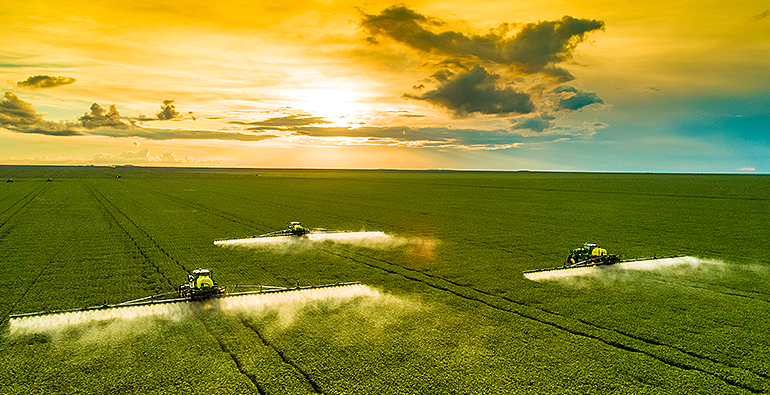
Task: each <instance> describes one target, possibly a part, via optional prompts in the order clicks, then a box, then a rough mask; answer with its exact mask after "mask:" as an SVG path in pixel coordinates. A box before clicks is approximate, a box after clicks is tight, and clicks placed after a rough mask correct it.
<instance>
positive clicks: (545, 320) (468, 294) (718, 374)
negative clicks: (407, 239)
mask: <svg viewBox="0 0 770 395" xmlns="http://www.w3.org/2000/svg"><path fill="white" fill-rule="evenodd" d="M334 254H337V253H334ZM345 257H346V258H347V259H351V260H353V261H356V262H359V263H361V264H364V265H367V266H369V267H373V268H377V269H381V270H383V271H386V272H388V273H391V274H397V275H400V276H403V277H405V278H407V279H409V280H414V281H419V282H422V283H425V284H427V285H429V286H430V287H433V288H436V289H439V290H442V291H446V292H449V293H451V294H453V295H456V296H458V297H461V298H464V299H468V300H472V301H476V302H479V303H483V304H484V305H487V306H489V307H491V308H494V309H499V310H503V311H506V312H510V313H514V314H516V315H519V316H521V317H523V318H527V319H531V320H533V321H536V322H538V323H541V324H544V325H548V326H552V327H555V328H557V329H560V330H563V331H565V332H568V333H570V334H573V335H576V336H581V337H586V338H589V339H593V340H597V341H600V342H602V343H605V344H607V345H609V346H612V347H616V348H619V349H621V350H624V351H629V352H634V353H640V354H644V355H646V356H648V357H651V358H654V359H656V360H658V361H660V362H663V363H665V364H666V365H669V366H671V367H675V368H679V369H683V370H694V371H698V372H702V373H705V374H707V375H710V376H713V377H714V378H717V379H719V380H722V381H723V382H725V383H727V384H729V385H731V386H734V387H737V388H740V389H744V390H748V391H750V392H753V393H762V392H765V391H768V390H770V388H768V386H767V382H766V381H765V379H767V378H768V376H767V375H765V374H762V373H759V372H752V371H750V370H746V369H743V368H740V367H737V366H729V365H726V364H724V363H722V362H720V361H717V360H714V359H711V358H708V357H704V356H700V355H698V354H696V353H692V352H688V351H686V350H682V349H680V348H678V347H675V346H671V345H668V344H662V343H658V342H656V341H651V340H648V339H644V338H641V337H637V336H633V335H630V334H628V333H623V332H621V331H617V330H614V329H609V328H604V327H601V326H598V325H595V324H593V323H590V322H587V321H584V320H580V319H575V318H573V317H568V316H564V315H562V314H558V313H554V312H550V311H547V310H544V309H539V308H536V307H532V306H528V305H526V304H524V303H521V302H517V301H514V300H512V299H509V298H505V297H500V296H498V295H494V294H491V293H488V292H485V291H481V290H479V289H476V288H473V287H468V286H463V285H461V284H457V283H455V282H452V281H450V280H447V279H444V278H440V277H436V276H431V275H429V274H426V273H421V272H418V271H415V270H410V269H405V268H403V267H401V266H399V265H396V264H394V263H391V262H386V261H382V260H376V259H372V258H371V257H364V256H361V255H360V254H359V256H358V257H351V256H345ZM364 259H366V260H364ZM372 261H377V262H378V263H379V264H378V263H372ZM382 264H385V265H387V267H383V266H382ZM442 282H443V284H442ZM482 295H483V296H482ZM489 298H493V299H496V301H489V300H488V299H489ZM501 302H502V303H501ZM506 302H507V303H506ZM617 335H620V336H617ZM660 348H667V349H668V350H660ZM689 357H691V358H689ZM752 376H754V377H752Z"/></svg>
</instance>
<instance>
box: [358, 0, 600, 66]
mask: <svg viewBox="0 0 770 395" xmlns="http://www.w3.org/2000/svg"><path fill="white" fill-rule="evenodd" d="M362 14H363V15H362V18H361V21H360V25H361V27H363V28H364V29H365V30H366V31H367V32H368V33H369V34H370V35H371V39H370V40H369V41H370V42H377V40H376V36H385V37H388V38H390V39H392V40H395V41H397V42H400V43H402V44H405V45H407V46H409V47H411V48H413V49H416V50H418V51H421V52H425V53H433V54H440V55H446V56H450V57H454V58H457V59H468V60H471V61H472V62H493V63H496V64H500V65H507V66H514V67H516V68H518V69H520V70H521V71H523V72H525V73H528V74H533V73H543V74H546V75H551V76H554V77H557V78H559V79H564V78H572V76H571V75H570V74H569V73H568V72H566V70H563V69H560V68H558V67H555V66H554V65H555V64H556V63H560V62H563V61H565V60H567V59H569V58H571V56H572V52H573V51H574V49H575V47H576V46H577V45H578V44H579V43H581V42H583V40H585V37H586V34H588V33H590V32H593V31H597V30H603V29H604V22H603V21H600V20H595V19H578V18H573V17H571V16H567V15H565V16H564V17H562V18H561V19H560V20H556V21H542V22H537V23H527V24H524V25H523V26H522V27H521V28H520V29H518V31H516V32H514V27H515V25H513V24H508V23H502V24H500V25H499V26H498V27H497V29H494V30H491V31H490V32H489V33H488V34H486V35H483V36H481V35H475V34H472V35H465V34H463V33H460V32H455V31H445V32H440V33H434V32H433V31H432V30H431V29H432V28H435V27H438V26H442V25H443V24H444V22H443V21H441V20H439V19H437V18H432V17H427V16H425V15H422V14H420V13H418V12H416V11H414V10H411V9H409V8H407V7H406V6H404V5H400V6H392V7H390V8H386V9H385V10H383V11H382V13H380V14H379V15H369V14H366V13H362ZM457 59H456V60H455V61H456V62H457Z"/></svg>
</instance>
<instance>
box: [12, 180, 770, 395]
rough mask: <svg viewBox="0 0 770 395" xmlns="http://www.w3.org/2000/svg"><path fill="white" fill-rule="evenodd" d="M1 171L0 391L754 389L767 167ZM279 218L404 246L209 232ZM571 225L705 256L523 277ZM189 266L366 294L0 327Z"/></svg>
mask: <svg viewBox="0 0 770 395" xmlns="http://www.w3.org/2000/svg"><path fill="white" fill-rule="evenodd" d="M257 173H258V174H259V175H258V176H257ZM116 175H120V176H121V177H120V178H116ZM3 177H6V178H13V179H14V182H13V183H3V184H0V263H2V264H1V265H0V290H2V291H3V297H2V298H0V311H2V313H3V316H2V317H1V318H0V319H2V324H1V325H0V329H2V330H3V332H4V334H5V336H4V337H3V338H2V340H1V341H0V352H2V354H3V356H4V358H3V360H2V362H0V381H1V382H3V383H9V384H7V386H6V387H5V388H4V389H3V391H4V392H8V393H19V394H22V393H23V394H28V393H126V394H128V393H169V392H191V393H203V392H208V393H228V394H230V393H261V394H298V393H324V394H360V393H388V394H417V393H435V394H466V393H473V394H509V393H533V394H542V393H564V394H586V393H601V394H604V393H629V394H639V393H651V394H652V393H688V394H690V393H704V394H711V393H751V392H755V393H757V392H768V391H770V385H768V384H767V383H768V382H770V380H768V376H770V359H768V356H767V352H766V350H768V349H770V340H768V338H767V336H765V334H766V333H768V330H769V329H770V319H768V318H767V317H768V314H767V313H768V309H769V307H770V292H768V291H767V284H768V283H770V262H768V259H767V256H768V252H769V251H768V248H767V240H770V229H768V227H767V226H766V224H767V223H768V222H769V221H768V220H770V204H769V203H770V198H768V197H767V196H770V194H768V192H770V179H768V178H767V177H763V176H721V175H642V174H636V175H629V174H557V173H483V172H400V171H321V170H319V171H310V170H304V171H303V170H253V169H216V170H215V169H211V170H207V169H150V168H128V167H126V168H46V167H18V168H17V167H7V166H2V167H0V180H1V179H3ZM48 177H51V178H53V182H45V180H46V179H47V178H48ZM295 220H298V221H302V223H303V225H305V226H308V227H310V228H313V227H323V228H327V229H332V230H335V229H339V230H350V231H359V230H380V231H383V232H385V233H387V234H389V235H392V236H394V237H397V238H399V240H401V242H400V243H395V244H394V245H393V246H391V247H387V248H384V247H372V246H368V247H367V246H365V245H346V244H339V243H332V242H323V243H316V244H314V245H296V246H292V247H291V248H279V249H247V248H222V247H218V246H215V245H214V244H213V241H214V240H217V239H223V238H240V237H249V236H253V235H258V234H262V233H266V232H269V231H273V230H277V229H281V228H283V227H284V226H285V225H286V223H287V222H289V221H295ZM584 242H596V243H599V244H600V245H601V246H602V247H604V248H606V249H607V250H608V252H609V253H610V254H617V255H621V256H623V257H626V258H629V257H637V256H651V255H655V254H657V255H662V254H687V255H691V256H696V257H699V258H704V259H707V260H709V261H711V262H712V263H709V264H704V265H700V266H693V267H676V268H663V269H660V270H655V271H631V270H604V271H601V272H600V274H599V275H595V276H587V277H580V278H573V279H570V280H563V281H548V282H532V281H529V280H526V279H525V278H523V276H522V274H521V271H523V270H526V269H534V268H540V267H552V266H557V265H559V264H561V263H562V262H563V261H564V259H565V258H566V256H567V254H569V252H570V250H571V249H573V248H575V247H578V246H580V245H582V244H583V243H584ZM294 247H296V248H294ZM198 267H205V268H209V269H212V270H213V273H214V278H215V279H216V281H217V282H218V283H219V284H220V285H225V286H228V287H232V286H233V285H235V284H265V285H278V286H291V285H295V284H296V283H297V282H300V283H301V284H303V285H312V284H325V283H334V282H343V281H354V280H359V281H361V282H363V283H364V284H366V285H368V286H370V287H372V288H374V289H376V290H377V291H378V292H379V293H380V296H379V297H362V296H359V297H355V298H351V299H340V300H329V301H315V302H307V303H290V302H287V303H285V304H281V305H276V306H273V307H266V308H260V309H257V308H255V309H253V311H241V312H232V311H227V310H223V309H219V308H218V307H217V305H216V304H213V305H203V306H197V305H191V310H190V311H191V313H190V314H188V315H185V316H183V317H176V318H168V317H146V318H139V319H133V320H121V319H114V320H110V321H105V322H94V323H87V324H79V325H71V326H68V327H66V329H63V330H56V329H50V328H49V329H45V330H41V331H40V332H39V333H38V332H36V333H25V334H22V335H18V336H11V335H10V334H9V333H10V324H9V322H8V318H7V317H8V315H9V314H17V313H24V312H32V311H38V310H47V309H70V308H77V307H84V306H94V305H101V304H103V303H105V302H106V303H118V302H121V301H125V300H129V299H134V298H139V297H143V296H148V295H151V294H155V293H161V292H170V291H173V290H174V289H175V287H176V286H177V285H179V284H181V283H182V282H183V281H184V280H185V278H186V274H187V273H188V272H189V271H191V270H193V269H195V268H198ZM196 306H197V307H196Z"/></svg>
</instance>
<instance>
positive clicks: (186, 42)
mask: <svg viewBox="0 0 770 395" xmlns="http://www.w3.org/2000/svg"><path fill="white" fill-rule="evenodd" d="M394 5H397V4H396V3H392V2H379V1H374V2H373V1H367V2H355V1H331V0H330V1H292V2H281V3H275V2H272V1H270V2H253V1H222V2H209V1H195V2H178V1H174V2H172V1H157V0H154V1H132V2H117V3H107V2H84V1H66V0H65V1H40V0H38V1H34V0H33V1H23V2H6V4H4V5H3V7H2V11H0V24H2V26H4V29H3V34H2V35H0V47H1V48H3V51H2V53H1V54H0V64H2V65H3V67H0V74H1V77H2V81H4V82H5V86H4V91H11V92H13V94H14V95H16V96H18V97H19V98H20V99H21V100H23V101H25V102H28V103H30V104H31V105H33V106H34V108H35V109H36V110H37V111H38V112H39V113H41V114H44V115H45V117H46V119H47V120H51V121H72V120H75V119H76V118H77V117H78V116H80V115H83V114H84V113H85V112H87V111H88V110H89V107H90V106H91V104H92V103H99V104H100V105H101V106H102V107H104V108H105V109H106V108H107V107H108V106H109V105H110V104H116V105H117V108H118V109H119V110H120V113H121V114H122V115H123V116H126V117H139V116H140V115H144V116H154V115H155V113H156V112H158V111H159V110H160V105H161V103H162V102H163V101H164V100H167V99H173V100H174V104H175V106H176V110H178V111H179V112H180V113H181V114H182V115H185V116H187V114H189V113H190V112H192V114H194V115H195V116H197V120H196V121H195V122H196V123H190V122H186V123H184V124H182V123H179V122H177V123H173V122H170V123H167V124H164V125H163V127H167V128H176V129H180V130H181V129H184V128H189V129H206V130H212V129H213V130H217V131H232V132H242V131H244V130H245V128H244V127H243V125H242V124H237V123H236V124H234V123H232V122H231V121H239V122H241V123H245V122H255V121H263V120H267V119H271V118H278V117H287V116H292V115H306V116H314V117H321V118H324V119H325V120H326V122H327V123H326V124H325V126H329V127H331V126H341V127H342V126H344V127H351V128H355V127H360V126H369V127H389V126H406V127H413V128H453V129H474V130H475V129H479V130H488V131H491V130H497V129H501V130H505V129H507V128H510V127H511V124H512V123H513V122H514V120H513V119H512V118H511V117H507V118H506V117H500V116H486V115H483V114H482V115H474V116H470V117H458V116H456V115H457V114H452V113H451V111H447V109H446V108H442V107H441V106H437V105H435V103H433V104H432V103H430V102H427V101H425V100H409V99H406V98H405V96H404V95H405V94H412V95H416V92H417V91H415V90H413V89H412V87H413V86H416V85H418V84H421V83H422V81H424V80H425V79H426V77H428V76H430V75H431V73H432V72H433V70H432V69H431V66H432V65H433V63H431V62H435V61H436V60H437V59H438V58H440V56H439V54H436V53H433V54H431V53H428V52H420V51H417V50H415V49H414V48H410V47H409V46H407V45H404V44H403V43H399V42H397V41H395V40H389V39H387V38H383V37H380V38H379V39H378V41H379V45H376V46H375V45H371V44H370V43H367V41H366V39H367V37H369V36H370V34H369V32H367V31H365V29H364V28H363V27H362V25H361V24H360V20H361V18H362V14H361V12H364V13H366V14H370V15H374V14H378V13H380V12H383V10H385V9H386V8H388V7H391V6H394ZM405 6H406V7H408V8H409V9H411V10H414V11H416V12H418V13H420V14H422V15H426V16H429V17H432V18H435V19H437V20H441V21H443V24H441V25H438V24H437V25H435V26H431V28H432V29H435V31H436V32H441V31H444V32H446V31H453V32H460V33H462V34H465V35H467V36H470V35H473V34H476V35H483V34H486V33H487V32H488V31H489V29H492V28H495V27H496V26H498V25H499V24H501V23H504V22H509V23H518V24H519V25H518V26H519V27H521V26H522V25H523V24H526V23H536V22H539V21H552V20H559V19H560V18H562V17H563V16H565V15H570V16H573V17H575V18H588V19H595V20H600V21H603V22H604V31H594V32H591V33H590V34H588V36H587V40H586V41H585V42H583V43H581V44H580V45H578V46H577V47H576V48H575V51H574V53H573V54H572V55H573V56H572V60H568V61H566V62H564V63H562V64H560V65H559V66H560V67H563V68H565V69H567V70H569V72H570V73H571V74H572V75H574V77H575V78H574V80H573V81H571V82H570V84H569V86H572V87H576V88H577V89H578V90H579V91H585V92H596V93H597V94H598V97H601V98H603V99H604V100H603V101H599V103H602V104H603V105H602V106H599V105H594V106H591V107H585V109H583V110H582V111H580V114H577V115H570V113H563V114H560V115H557V114H554V115H553V118H554V121H553V122H557V123H558V122H562V123H563V124H564V125H565V127H564V128H562V130H566V128H567V127H571V128H573V129H574V130H576V131H575V132H574V133H575V134H578V135H579V134H580V133H581V132H580V130H578V129H579V128H580V126H579V125H581V122H586V121H589V122H595V123H597V125H598V124H599V123H602V122H605V121H603V120H602V117H603V116H604V115H605V114H607V112H610V111H612V108H613V107H614V106H619V105H620V106H623V105H626V106H632V105H634V101H635V100H636V101H646V100H651V99H650V98H651V97H652V96H650V95H656V94H660V92H665V93H666V94H667V95H671V96H672V97H673V96H692V97H695V96H698V95H714V94H718V93H720V92H721V94H739V95H745V94H760V95H762V94H765V93H766V92H767V91H768V87H770V83H769V82H768V81H767V79H766V78H765V77H766V76H767V74H768V73H767V69H768V67H769V66H770V16H767V11H768V8H770V6H768V5H767V4H766V3H763V2H759V1H739V2H731V3H725V2H717V1H678V2H677V1H674V2H672V1H651V2H638V1H521V2H511V1H485V2H482V3H480V2H478V1H415V2H409V3H406V4H405ZM489 70H490V71H491V70H492V69H489ZM35 75H49V76H66V77H71V78H74V79H75V80H76V82H75V83H72V84H69V85H66V86H59V87H56V88H51V89H30V88H21V87H19V86H18V85H16V83H17V82H19V81H23V80H25V79H26V78H28V77H30V76H35ZM434 82H435V81H434ZM517 83H519V84H521V82H520V81H519V82H517ZM537 83H539V82H537V81H534V82H533V81H530V82H527V84H529V85H521V86H527V87H528V88H527V89H531V88H532V86H535V85H537ZM426 89H428V88H426ZM522 89H523V88H522ZM549 89H551V88H549ZM693 100H694V99H693ZM549 116H550V115H549ZM549 119H550V118H549ZM158 125H159V124H158V123H153V124H152V125H145V126H147V127H159V126H158ZM576 125H577V126H576ZM604 127H606V126H604ZM553 130H557V129H553ZM592 133H593V132H592ZM583 135H584V136H585V135H587V134H586V133H583ZM350 137H352V136H350ZM0 139H2V140H3V141H6V142H13V147H11V148H9V146H8V144H4V148H0V160H2V162H3V163H15V162H14V160H16V159H19V160H21V161H23V160H24V159H20V158H27V160H29V158H33V159H34V158H40V157H42V156H43V155H46V156H47V157H54V156H56V155H55V154H56V152H55V151H56V149H55V148H54V147H55V146H58V147H59V149H60V151H61V153H60V154H59V155H60V156H61V157H72V158H75V157H78V158H86V159H88V158H93V157H94V156H95V155H98V154H100V153H108V154H109V155H113V156H115V157H117V159H115V160H116V161H119V160H122V159H120V155H121V154H122V153H125V152H129V151H130V152H134V151H138V149H136V147H135V146H136V145H137V144H135V143H138V145H139V146H140V147H143V148H148V147H151V150H150V152H151V155H155V156H159V155H161V153H162V152H163V150H171V151H174V152H179V153H184V152H188V153H189V155H190V157H191V158H193V159H192V160H193V161H194V160H199V163H201V164H203V163H220V164H231V165H240V166H243V165H255V166H268V165H270V164H271V163H274V165H276V166H284V165H283V164H279V163H278V162H280V161H279V160H277V159H276V160H274V161H273V162H271V161H270V160H266V159H264V158H269V157H272V155H270V154H269V152H271V151H270V150H276V149H277V148H276V147H281V149H283V150H285V151H282V152H284V153H290V152H297V153H302V155H303V156H304V157H306V158H313V159H312V160H311V159H307V160H306V161H305V162H303V164H302V166H304V167H327V165H326V164H329V163H332V165H328V166H329V167H346V166H351V163H366V165H365V166H361V167H452V163H453V161H454V160H456V159H457V158H456V156H455V155H449V154H446V152H447V149H446V147H437V150H435V151H431V152H430V154H429V153H428V150H425V149H414V148H411V149H410V148H405V146H406V145H407V144H405V143H404V141H401V143H402V144H398V142H393V141H390V142H389V143H388V142H381V143H380V144H377V147H376V148H374V147H370V148H368V151H367V148H363V147H360V146H359V147H357V148H356V149H352V148H346V147H345V146H341V145H338V146H337V148H334V149H329V148H327V147H323V146H324V145H326V146H328V145H334V144H335V143H338V142H339V141H334V140H331V139H328V140H324V139H323V138H315V139H312V141H310V142H307V141H305V142H302V143H300V140H301V139H297V138H293V139H279V140H280V141H279V140H275V141H271V142H269V143H268V142H267V141H259V142H243V141H241V142H222V141H220V142H216V144H213V143H211V142H209V143H206V144H202V145H203V147H204V148H205V149H204V148H202V147H201V146H199V145H200V143H199V142H193V141H180V140H163V141H148V140H142V139H136V138H133V139H128V138H115V137H94V136H91V137H52V136H43V135H36V136H31V135H23V134H19V133H15V132H11V131H0ZM65 139H66V140H65ZM76 140H77V141H76ZM551 140H555V139H551ZM46 141H47V142H48V145H46ZM64 141H66V144H64V145H66V146H69V148H67V149H63V148H61V147H62V142H64ZM207 141H208V140H207ZM522 142H523V143H526V142H527V141H522ZM324 143H326V144H324ZM534 143H536V144H533V145H532V146H534V145H541V144H546V143H548V142H547V141H541V140H538V141H536V142H534ZM307 145H310V146H312V147H316V148H317V149H318V151H317V152H313V153H312V154H309V151H308V149H307ZM466 145H467V144H466ZM396 146H397V147H398V148H395V147H396ZM46 147H47V148H46ZM268 147H269V148H268ZM388 147H391V149H388ZM292 149H296V151H292ZM438 149H440V150H438ZM272 152H276V151H272ZM329 152H338V153H334V154H329ZM361 152H368V154H366V153H365V154H361ZM386 152H387V153H386ZM442 153H443V154H442ZM109 155H107V156H109ZM180 155H181V154H180ZM335 155H336V157H337V158H338V159H337V160H334V159H330V157H334V156H335ZM468 155H469V156H468V158H469V159H467V161H468V162H467V163H476V162H477V160H476V159H475V158H473V159H470V154H468ZM474 156H478V154H474ZM3 158H5V160H3ZM8 158H12V159H13V160H8ZM196 158H197V159H196ZM375 158H381V159H380V160H376V159H375ZM498 159H499V158H498ZM498 159H494V160H498ZM212 160H214V161H219V162H212ZM490 160H493V159H492V157H491V156H490ZM207 161H208V162H207ZM513 162H515V161H513ZM528 163H549V162H548V161H547V160H536V159H534V157H530V159H529V162H528ZM522 164H523V165H526V164H527V163H522ZM287 166H290V165H287ZM512 166H513V165H512ZM353 167H355V166H353ZM455 167H463V165H462V164H457V165H456V166H455ZM522 167H525V166H522ZM486 168H494V166H491V165H490V166H487V167H486Z"/></svg>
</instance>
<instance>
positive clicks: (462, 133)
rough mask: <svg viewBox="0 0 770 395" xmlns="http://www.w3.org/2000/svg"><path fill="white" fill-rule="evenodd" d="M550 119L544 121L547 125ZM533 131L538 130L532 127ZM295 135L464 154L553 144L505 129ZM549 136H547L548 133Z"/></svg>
mask: <svg viewBox="0 0 770 395" xmlns="http://www.w3.org/2000/svg"><path fill="white" fill-rule="evenodd" d="M547 120H548V116H543V119H542V121H543V122H545V123H547ZM530 127H533V128H534V127H535V125H534V124H530ZM292 131H293V132H294V133H296V134H298V135H300V136H308V137H319V138H335V139H336V140H338V141H341V142H339V144H345V145H388V146H400V147H410V148H427V147H440V148H455V149H462V150H479V149H483V150H497V149H507V148H513V147H519V146H522V145H527V144H539V143H543V142H548V141H551V139H552V137H539V134H538V133H534V132H530V133H523V131H522V130H515V131H514V130H505V129H493V130H483V129H452V128H447V127H420V128H412V127H406V126H390V127H374V126H363V127H356V128H348V127H312V126H311V127H298V128H294V129H292ZM585 131H586V126H582V127H579V128H576V129H570V128H554V130H552V131H549V132H548V133H547V134H548V135H549V136H553V135H580V134H585ZM544 134H546V133H544Z"/></svg>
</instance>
